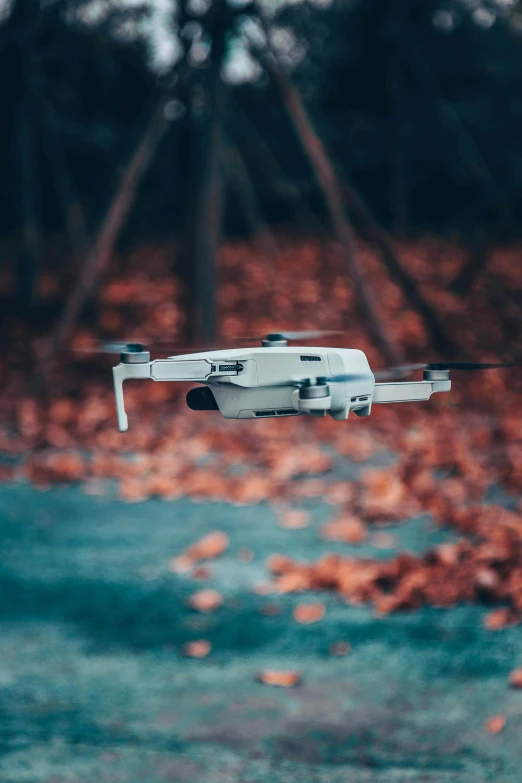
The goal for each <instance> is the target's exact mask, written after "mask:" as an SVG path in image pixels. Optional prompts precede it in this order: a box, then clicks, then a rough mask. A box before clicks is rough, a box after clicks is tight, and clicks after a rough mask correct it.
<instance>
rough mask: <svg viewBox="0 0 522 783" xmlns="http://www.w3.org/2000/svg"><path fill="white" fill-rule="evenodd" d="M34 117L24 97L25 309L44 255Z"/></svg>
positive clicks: (20, 292) (21, 291) (20, 295)
mask: <svg viewBox="0 0 522 783" xmlns="http://www.w3.org/2000/svg"><path fill="white" fill-rule="evenodd" d="M33 119H34V118H33V116H32V111H31V103H30V100H29V98H28V97H24V98H22V100H21V101H20V105H19V110H18V117H17V120H18V121H17V130H18V133H17V136H18V140H17V142H18V143H17V153H18V172H19V190H18V208H19V216H20V218H19V225H20V231H21V251H20V256H19V258H18V262H17V267H16V278H17V300H18V306H19V307H20V309H21V310H22V311H23V312H28V311H29V310H30V309H31V306H32V305H33V304H34V302H35V299H36V297H37V290H38V265H39V254H40V181H39V167H38V147H37V140H36V136H35V133H34V127H33Z"/></svg>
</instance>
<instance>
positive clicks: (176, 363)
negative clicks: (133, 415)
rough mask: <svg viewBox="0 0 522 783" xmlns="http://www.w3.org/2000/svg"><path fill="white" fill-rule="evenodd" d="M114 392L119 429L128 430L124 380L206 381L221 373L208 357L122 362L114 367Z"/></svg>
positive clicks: (121, 430)
mask: <svg viewBox="0 0 522 783" xmlns="http://www.w3.org/2000/svg"><path fill="white" fill-rule="evenodd" d="M227 366H228V365H227ZM112 375H113V379H114V393H115V396H116V413H117V415H118V429H119V431H120V432H126V430H127V429H128V426H129V422H128V419H127V414H126V413H125V403H124V399H123V381H126V380H128V379H129V378H149V379H150V378H152V380H153V381H202V382H203V381H205V380H206V379H207V378H208V377H209V376H211V375H216V376H219V375H220V371H219V368H216V366H215V365H213V364H212V363H211V362H209V361H207V360H206V359H201V360H194V359H190V360H183V359H180V360H173V359H156V360H155V361H153V362H148V361H140V362H136V363H131V362H121V363H120V364H118V365H117V366H116V367H113V369H112Z"/></svg>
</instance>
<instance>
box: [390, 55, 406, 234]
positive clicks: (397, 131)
mask: <svg viewBox="0 0 522 783" xmlns="http://www.w3.org/2000/svg"><path fill="white" fill-rule="evenodd" d="M403 79H404V73H403V68H402V65H401V61H400V59H399V54H398V52H397V51H395V50H394V51H392V52H391V54H390V58H389V65H388V92H389V96H390V104H391V105H390V114H391V124H392V132H391V134H390V144H391V167H390V168H391V172H390V174H391V176H390V202H391V215H392V220H393V229H394V232H395V234H397V236H400V237H403V236H405V235H406V234H407V232H408V225H409V204H408V201H409V198H408V195H409V193H408V191H409V187H408V170H407V166H408V155H407V151H406V140H405V137H404V117H405V113H406V112H405V106H404V83H403Z"/></svg>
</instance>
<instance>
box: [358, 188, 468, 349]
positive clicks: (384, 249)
mask: <svg viewBox="0 0 522 783" xmlns="http://www.w3.org/2000/svg"><path fill="white" fill-rule="evenodd" d="M343 195H344V198H345V201H346V204H347V206H348V209H349V210H350V211H351V212H352V214H353V215H354V216H355V217H356V219H357V220H358V222H359V225H360V228H361V230H362V231H363V233H364V234H365V236H366V238H367V239H369V240H370V241H372V242H374V243H375V244H376V246H377V248H378V249H379V252H380V256H381V260H382V261H383V263H384V265H385V267H386V268H387V270H388V272H389V273H390V275H391V276H392V278H393V279H394V280H395V282H396V283H397V284H398V285H399V286H400V288H401V290H402V292H403V294H404V296H405V298H406V301H407V302H408V303H409V305H410V306H411V307H412V308H413V310H415V311H416V312H417V313H418V314H419V315H420V316H421V318H422V320H423V321H424V325H425V327H426V331H427V333H428V336H429V338H430V342H431V343H432V345H433V347H434V348H435V349H436V350H438V351H440V352H441V353H442V354H443V355H444V356H448V357H451V356H454V355H455V354H456V352H457V344H456V343H455V341H454V340H453V338H452V337H450V335H449V334H448V332H447V331H446V329H445V327H444V325H443V323H442V321H441V319H440V318H439V316H438V315H437V312H436V311H435V309H434V308H433V307H432V306H431V304H430V303H429V302H428V301H427V299H425V298H424V296H423V294H422V292H421V290H420V288H419V286H418V285H417V283H416V282H415V281H414V280H413V279H412V278H411V277H410V276H409V275H408V273H407V272H406V270H405V269H404V268H403V266H402V264H401V262H400V261H399V258H398V256H397V253H396V252H395V248H394V246H393V241H392V239H391V237H390V236H389V235H388V233H387V232H386V231H385V229H384V228H383V227H382V226H381V224H380V223H379V222H378V220H377V219H376V217H375V216H374V215H373V213H372V212H371V211H370V209H369V207H368V206H367V205H366V204H365V202H364V201H363V200H362V198H361V197H360V196H359V194H358V193H357V191H356V190H355V189H354V188H353V187H352V186H351V185H350V184H349V183H348V182H347V181H346V180H345V181H344V183H343Z"/></svg>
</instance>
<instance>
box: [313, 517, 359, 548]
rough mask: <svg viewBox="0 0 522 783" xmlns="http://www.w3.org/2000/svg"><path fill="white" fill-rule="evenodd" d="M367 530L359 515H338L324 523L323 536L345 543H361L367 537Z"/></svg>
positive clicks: (328, 539) (329, 539)
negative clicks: (358, 517)
mask: <svg viewBox="0 0 522 783" xmlns="http://www.w3.org/2000/svg"><path fill="white" fill-rule="evenodd" d="M366 532H367V531H366V526H365V524H364V523H363V522H361V520H360V519H357V517H353V516H347V517H338V518H337V519H333V520H331V521H330V522H327V523H326V524H325V525H323V527H322V528H321V538H324V539H326V540H327V541H342V542H343V543H345V544H361V543H362V542H363V541H364V539H365V538H366Z"/></svg>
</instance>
